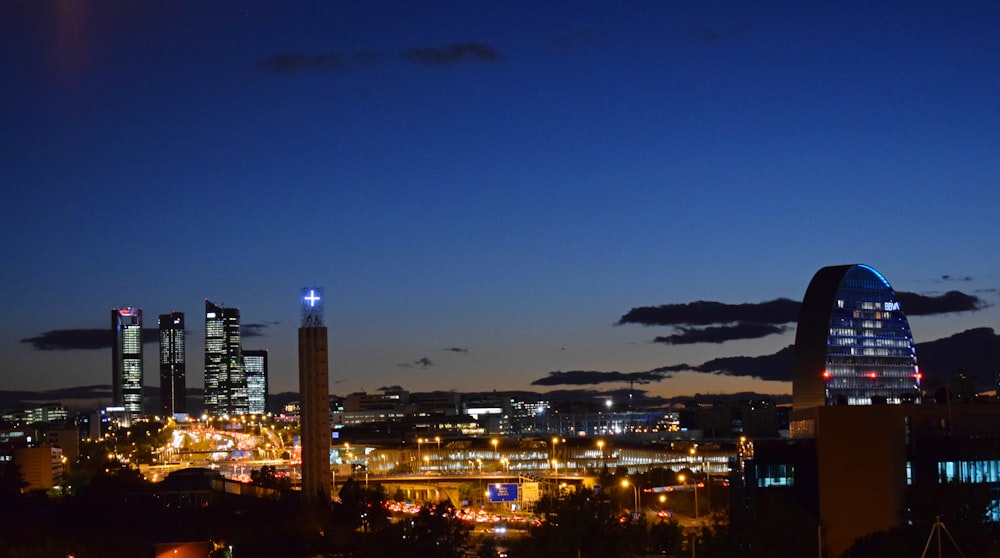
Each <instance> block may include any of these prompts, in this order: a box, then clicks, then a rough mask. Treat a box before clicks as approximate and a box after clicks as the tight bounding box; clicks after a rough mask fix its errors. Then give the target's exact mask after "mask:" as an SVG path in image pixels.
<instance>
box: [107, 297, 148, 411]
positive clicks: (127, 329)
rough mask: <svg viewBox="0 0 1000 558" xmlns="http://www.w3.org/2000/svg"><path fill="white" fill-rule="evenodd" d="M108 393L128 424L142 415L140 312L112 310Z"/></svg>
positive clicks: (122, 309)
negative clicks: (109, 386) (123, 410)
mask: <svg viewBox="0 0 1000 558" xmlns="http://www.w3.org/2000/svg"><path fill="white" fill-rule="evenodd" d="M111 333H112V335H113V337H114V341H113V344H112V346H111V368H112V371H111V391H112V401H113V404H114V406H116V407H124V408H125V417H126V419H127V421H128V422H129V423H131V422H132V421H134V420H135V419H137V418H139V417H141V416H142V309H141V308H115V309H113V310H111Z"/></svg>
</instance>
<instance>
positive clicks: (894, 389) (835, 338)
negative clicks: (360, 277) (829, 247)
mask: <svg viewBox="0 0 1000 558" xmlns="http://www.w3.org/2000/svg"><path fill="white" fill-rule="evenodd" d="M792 394H793V395H792V399H793V407H794V408H795V409H796V410H799V409H807V408H810V407H821V406H829V405H871V404H873V403H892V404H898V403H916V402H919V400H920V372H919V369H918V368H917V357H916V352H915V351H914V347H913V335H912V334H911V333H910V325H909V322H908V321H907V319H906V315H905V314H904V313H903V309H902V308H901V307H900V304H899V301H898V300H897V298H896V293H895V292H894V291H893V290H892V287H891V286H890V285H889V282H888V281H886V279H885V277H883V276H882V275H881V274H880V273H879V272H878V271H875V269H873V268H871V267H869V266H867V265H860V264H859V265H841V266H833V267H824V268H823V269H820V270H819V271H818V272H816V275H814V276H813V279H812V281H811V282H810V283H809V287H808V289H807V290H806V295H805V298H804V299H803V301H802V307H801V310H800V313H799V323H798V328H797V329H796V333H795V369H794V382H793V388H792Z"/></svg>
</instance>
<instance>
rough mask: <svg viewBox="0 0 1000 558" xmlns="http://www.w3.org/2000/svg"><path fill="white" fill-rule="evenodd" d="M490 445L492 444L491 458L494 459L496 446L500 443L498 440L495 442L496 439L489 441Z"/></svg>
mask: <svg viewBox="0 0 1000 558" xmlns="http://www.w3.org/2000/svg"><path fill="white" fill-rule="evenodd" d="M490 443H491V444H493V458H494V459H496V458H497V444H499V443H500V440H497V439H496V438H493V439H492V440H490Z"/></svg>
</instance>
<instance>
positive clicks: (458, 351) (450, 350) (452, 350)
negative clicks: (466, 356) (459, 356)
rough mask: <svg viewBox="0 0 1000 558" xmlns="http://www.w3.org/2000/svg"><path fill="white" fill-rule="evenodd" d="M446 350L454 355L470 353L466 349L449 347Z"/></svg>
mask: <svg viewBox="0 0 1000 558" xmlns="http://www.w3.org/2000/svg"><path fill="white" fill-rule="evenodd" d="M444 350H445V351H449V352H452V353H467V352H469V349H466V348H465V347H447V348H445V349H444Z"/></svg>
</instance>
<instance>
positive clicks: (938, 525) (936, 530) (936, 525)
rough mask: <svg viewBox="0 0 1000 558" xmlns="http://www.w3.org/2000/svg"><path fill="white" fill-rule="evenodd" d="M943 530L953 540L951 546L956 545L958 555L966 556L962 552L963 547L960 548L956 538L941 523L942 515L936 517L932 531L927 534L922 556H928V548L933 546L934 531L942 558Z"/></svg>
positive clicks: (963, 557) (938, 551)
mask: <svg viewBox="0 0 1000 558" xmlns="http://www.w3.org/2000/svg"><path fill="white" fill-rule="evenodd" d="M941 531H944V534H945V535H948V540H949V541H951V546H953V547H955V550H956V551H957V552H958V555H959V556H961V557H962V558H965V554H963V553H962V549H961V548H958V543H957V542H955V538H954V537H952V536H951V533H950V532H949V531H948V528H947V527H945V526H944V523H941V516H940V515H938V516H935V517H934V526H933V527H931V533H930V535H928V536H927V544H925V545H924V553H923V554H921V555H920V558H927V549H929V548H930V547H931V541H932V540H934V533H937V555H938V558H941Z"/></svg>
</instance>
